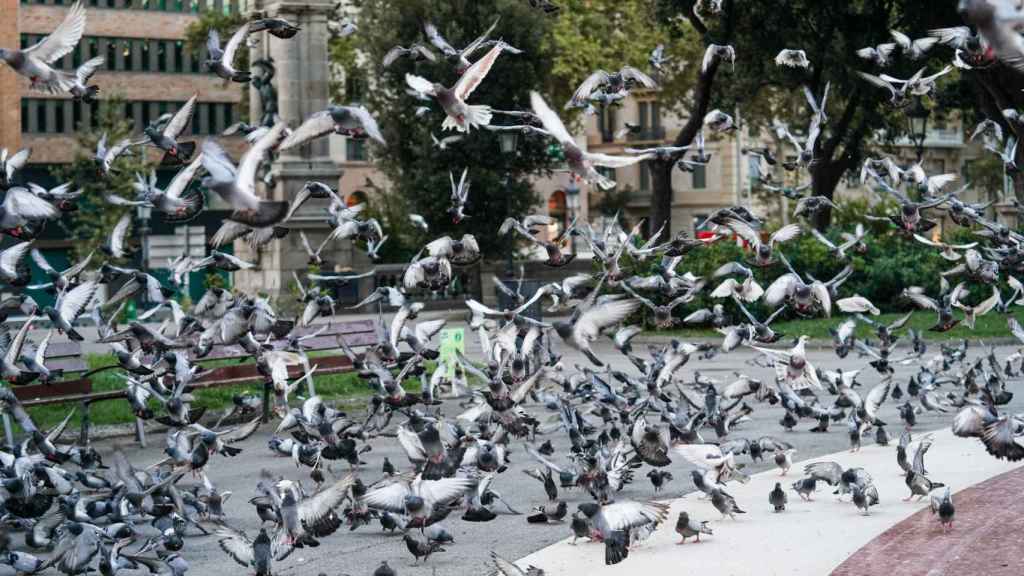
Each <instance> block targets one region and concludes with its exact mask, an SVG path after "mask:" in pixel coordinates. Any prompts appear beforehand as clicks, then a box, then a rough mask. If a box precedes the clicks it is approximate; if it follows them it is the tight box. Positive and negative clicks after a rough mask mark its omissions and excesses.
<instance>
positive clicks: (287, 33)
mask: <svg viewBox="0 0 1024 576" xmlns="http://www.w3.org/2000/svg"><path fill="white" fill-rule="evenodd" d="M264 30H266V31H267V32H268V33H269V34H270V35H272V36H274V37H276V38H280V39H282V40H287V39H289V38H294V37H295V35H296V34H298V33H299V31H301V30H302V27H301V26H298V25H296V24H294V23H292V22H289V21H287V20H285V19H284V18H260V19H259V20H253V21H252V22H249V32H250V33H253V32H263V31H264Z"/></svg>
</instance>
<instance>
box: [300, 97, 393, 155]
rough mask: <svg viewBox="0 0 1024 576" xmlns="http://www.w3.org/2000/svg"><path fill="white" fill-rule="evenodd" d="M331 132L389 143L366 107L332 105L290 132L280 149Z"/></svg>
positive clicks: (303, 142)
mask: <svg viewBox="0 0 1024 576" xmlns="http://www.w3.org/2000/svg"><path fill="white" fill-rule="evenodd" d="M331 133H334V134H341V135H342V136H347V137H349V138H357V139H364V138H371V139H373V140H375V141H376V142H379V143H380V144H382V145H386V144H387V142H386V141H385V140H384V135H383V134H382V133H381V131H380V127H379V126H378V125H377V120H376V119H374V117H373V115H371V114H370V112H369V111H368V110H367V109H366V108H364V107H362V106H330V107H328V108H327V110H324V111H322V112H317V113H315V114H313V115H312V116H310V117H309V118H307V119H306V120H305V121H304V122H303V123H302V125H300V126H299V127H298V128H296V129H295V130H294V131H293V132H291V133H290V134H288V135H287V137H286V138H285V139H284V141H283V142H281V146H280V149H281V150H282V151H283V150H290V149H292V148H294V147H296V146H301V145H303V144H306V143H307V142H310V141H312V140H315V139H317V138H320V137H321V136H326V135H327V134H331Z"/></svg>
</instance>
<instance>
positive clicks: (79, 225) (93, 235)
mask: <svg viewBox="0 0 1024 576" xmlns="http://www.w3.org/2000/svg"><path fill="white" fill-rule="evenodd" d="M123 111H124V100H123V99H122V98H120V97H119V96H117V95H115V96H113V97H111V98H108V99H104V100H101V101H100V104H99V122H98V124H97V127H96V129H95V130H79V131H78V133H77V144H78V146H77V153H76V155H75V159H74V160H73V161H72V162H71V163H70V164H62V165H57V166H54V168H53V169H52V172H53V176H54V178H56V179H57V180H58V181H60V182H74V183H75V187H79V188H82V189H83V190H84V191H85V193H84V194H83V195H82V196H81V198H80V199H79V200H78V203H77V206H78V210H76V211H75V212H73V213H72V214H71V216H70V217H65V218H64V221H66V222H67V223H68V227H69V228H70V231H71V236H72V237H73V238H74V239H75V242H74V243H73V245H72V249H73V250H74V257H75V259H79V258H83V257H84V256H86V255H87V254H89V253H90V252H93V251H95V250H97V249H98V248H100V247H101V246H102V245H103V243H104V241H105V240H106V239H107V237H108V236H109V234H110V231H111V230H113V228H114V225H115V224H116V223H117V221H118V220H119V219H120V218H121V216H122V215H123V214H124V213H125V212H127V211H128V210H130V209H129V208H125V207H121V206H114V205H111V204H110V203H108V202H107V201H106V200H105V199H104V197H105V196H106V195H108V194H115V195H118V196H121V197H124V198H133V197H134V196H135V191H134V189H133V188H132V183H133V182H134V181H135V174H137V173H138V174H147V175H148V174H149V171H150V166H149V165H147V164H146V162H145V157H144V155H143V154H140V153H135V154H131V155H129V154H124V155H122V156H121V157H120V158H119V159H118V160H117V161H116V162H115V163H114V169H113V170H112V171H111V173H110V174H109V175H107V176H106V177H100V176H99V171H98V168H97V165H96V162H95V160H93V155H94V151H95V150H96V144H97V142H99V140H100V138H102V137H103V134H106V135H107V145H108V146H111V145H113V144H114V143H116V142H118V141H120V140H121V139H122V138H127V137H129V136H131V129H132V126H131V124H130V123H129V122H128V121H127V120H125V118H124V116H123V115H122V114H123ZM102 256H103V255H102V253H101V252H96V258H98V259H99V260H102ZM93 262H94V263H96V262H97V260H94V261H93ZM121 264H123V262H122V263H121Z"/></svg>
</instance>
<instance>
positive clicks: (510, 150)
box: [498, 130, 519, 278]
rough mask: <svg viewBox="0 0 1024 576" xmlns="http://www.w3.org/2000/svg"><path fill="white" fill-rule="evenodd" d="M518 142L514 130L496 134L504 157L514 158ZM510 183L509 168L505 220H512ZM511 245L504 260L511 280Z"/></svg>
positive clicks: (506, 273) (511, 244)
mask: <svg viewBox="0 0 1024 576" xmlns="http://www.w3.org/2000/svg"><path fill="white" fill-rule="evenodd" d="M518 141H519V133H518V132H517V131H515V130H503V131H501V132H499V133H498V145H499V146H500V148H501V153H502V154H504V155H506V156H512V157H514V155H515V153H516V144H518ZM509 164H511V159H510V160H509ZM511 183H512V170H511V168H510V169H509V170H508V173H507V174H506V175H505V217H506V218H512V191H511V189H510V188H511ZM513 244H514V243H513V242H511V241H510V242H508V250H507V253H506V260H505V277H506V278H512V277H513V276H515V273H516V272H515V263H514V262H513V261H512V259H513V254H512V251H513V250H514V246H513Z"/></svg>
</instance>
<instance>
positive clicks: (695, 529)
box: [676, 511, 713, 544]
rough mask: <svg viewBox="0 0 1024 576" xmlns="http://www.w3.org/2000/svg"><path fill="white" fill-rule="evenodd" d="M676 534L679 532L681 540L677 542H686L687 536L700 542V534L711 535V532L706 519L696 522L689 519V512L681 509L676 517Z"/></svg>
mask: <svg viewBox="0 0 1024 576" xmlns="http://www.w3.org/2000/svg"><path fill="white" fill-rule="evenodd" d="M676 534H679V535H680V536H681V537H682V540H680V541H679V542H678V544H686V539H687V538H690V537H694V538H696V541H697V542H700V535H701V534H707V535H708V536H711V535H713V532H712V531H711V528H710V527H709V526H708V523H707V521H706V520H705V521H703V522H696V521H694V520H691V519H690V514H689V513H687V512H686V511H682V512H680V513H679V517H678V518H677V519H676Z"/></svg>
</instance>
